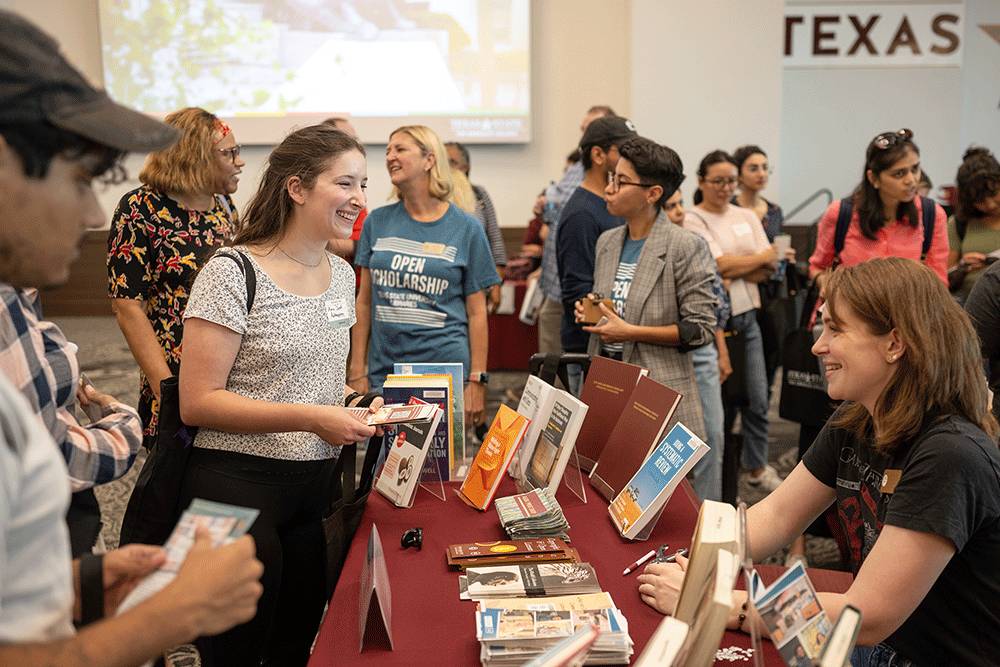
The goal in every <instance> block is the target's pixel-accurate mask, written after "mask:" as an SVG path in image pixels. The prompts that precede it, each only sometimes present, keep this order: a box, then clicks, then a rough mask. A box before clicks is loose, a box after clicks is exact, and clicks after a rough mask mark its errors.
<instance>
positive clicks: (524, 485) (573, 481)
mask: <svg viewBox="0 0 1000 667" xmlns="http://www.w3.org/2000/svg"><path fill="white" fill-rule="evenodd" d="M518 456H520V452H518ZM518 463H520V462H518ZM511 467H513V466H511ZM583 477H584V472H583V470H582V468H581V467H580V455H579V454H577V452H576V445H573V451H572V452H571V453H570V456H569V461H568V462H567V463H566V470H564V471H563V476H562V479H561V480H560V481H559V488H560V489H562V488H563V487H566V488H567V489H568V490H569V492H570V493H572V494H573V495H574V496H576V497H577V499H578V500H579V501H580V502H582V503H583V504H585V505H586V504H587V485H586V484H585V483H584V481H583ZM515 483H516V486H517V492H518V493H527V492H529V491H531V490H532V489H533V488H535V487H534V485H533V484H531V483H530V482H529V481H528V476H527V475H525V476H524V477H519V478H517V480H516V482H515ZM556 494H557V495H558V490H557V492H556Z"/></svg>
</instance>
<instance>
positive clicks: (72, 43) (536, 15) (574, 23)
mask: <svg viewBox="0 0 1000 667" xmlns="http://www.w3.org/2000/svg"><path fill="white" fill-rule="evenodd" d="M0 6H2V7H5V8H8V9H12V10H14V11H15V12H18V13H19V14H21V15H23V16H25V17H27V18H29V19H31V20H33V21H34V22H36V23H37V24H38V25H40V26H42V27H43V28H44V29H45V30H46V31H47V32H48V33H49V34H51V35H52V36H53V37H55V38H56V39H57V40H59V42H60V43H61V44H62V46H63V51H64V53H65V54H66V56H67V58H68V59H69V60H70V61H71V62H73V64H75V65H76V66H77V67H79V68H80V69H81V71H82V72H83V73H84V74H85V75H86V76H87V77H89V78H90V79H91V80H92V81H98V82H99V81H100V80H101V54H100V40H99V32H98V19H97V0H0ZM630 6H631V3H630V2H629V0H615V1H613V2H611V3H608V2H602V1H600V0H539V1H536V2H533V3H532V29H533V30H532V40H531V48H532V72H531V76H532V81H531V88H532V111H533V135H534V139H533V140H532V141H531V142H530V143H528V144H518V145H506V146H496V145H481V146H472V147H471V148H470V151H471V153H472V180H473V182H475V183H479V184H482V185H484V186H485V187H486V188H487V190H489V192H490V195H491V196H492V198H493V201H494V204H495V205H496V207H497V212H498V215H499V219H500V224H501V225H503V226H514V227H521V226H524V225H526V224H527V222H528V220H529V219H530V217H531V206H532V204H533V203H534V199H535V195H536V194H537V193H538V192H540V191H541V190H542V188H543V187H544V186H545V185H547V184H548V182H549V181H550V180H552V179H553V178H557V177H558V176H559V174H560V173H561V172H562V166H563V160H564V158H565V156H566V154H567V153H569V152H570V150H572V148H573V146H574V145H575V144H576V143H577V141H579V138H580V137H579V124H580V119H581V118H582V117H583V114H584V112H585V111H586V110H587V108H589V107H590V106H591V105H593V104H610V105H611V106H612V107H614V108H615V109H616V110H617V111H618V112H619V113H623V114H626V113H628V111H629V101H630V99H629V80H628V75H627V72H628V71H629V67H630V61H629V54H628V50H627V49H626V48H624V47H623V39H624V36H627V35H628V32H629V16H630ZM591 35H597V36H600V39H599V41H600V44H596V43H595V41H594V40H593V39H591V38H589V37H588V36H591ZM595 47H601V48H595ZM386 85H391V82H386ZM238 139H239V137H237V140H238ZM268 150H269V149H268V148H266V147H250V148H247V149H246V150H245V151H244V159H246V161H247V166H246V167H245V168H244V173H243V180H242V182H241V184H240V190H239V192H238V193H237V195H236V202H237V204H238V205H242V204H244V203H245V202H246V201H247V200H248V199H249V197H250V196H251V194H252V193H253V191H254V189H255V188H256V184H257V181H258V180H259V178H260V172H261V171H262V169H263V167H264V164H265V160H266V157H267V153H268ZM383 152H384V146H382V145H377V146H376V145H373V146H369V147H368V175H369V183H370V188H369V193H370V194H369V205H370V206H371V207H377V206H380V205H382V204H383V203H384V202H385V199H386V196H387V195H388V193H389V179H388V176H387V175H386V173H385V167H384V163H383V160H382V155H383ZM141 164H142V157H141V156H132V157H131V158H129V160H128V161H127V167H128V171H129V174H130V175H131V176H132V177H133V178H134V177H135V176H136V175H137V174H138V173H139V168H140V166H141ZM137 185H138V182H137V181H133V182H130V183H127V184H122V185H120V186H115V187H114V188H112V189H110V190H109V191H106V192H102V193H101V194H100V200H101V203H102V204H103V205H104V207H105V209H106V211H107V213H108V215H109V216H110V215H111V211H112V210H113V209H114V207H115V205H116V204H117V202H118V198H119V197H120V196H121V194H122V193H123V192H125V191H127V190H129V189H132V188H134V187H137Z"/></svg>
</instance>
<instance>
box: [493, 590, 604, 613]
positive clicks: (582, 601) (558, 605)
mask: <svg viewBox="0 0 1000 667" xmlns="http://www.w3.org/2000/svg"><path fill="white" fill-rule="evenodd" d="M614 606H615V602H614V600H612V599H611V593H608V592H607V591H601V592H600V593H581V594H580V595H555V596H550V597H544V598H495V599H494V598H490V599H485V600H480V601H479V602H478V603H477V607H478V608H479V609H532V610H535V611H583V610H585V609H613V608H614Z"/></svg>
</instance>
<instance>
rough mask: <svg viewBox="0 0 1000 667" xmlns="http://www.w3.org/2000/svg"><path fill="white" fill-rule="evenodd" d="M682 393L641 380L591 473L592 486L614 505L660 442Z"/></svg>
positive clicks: (646, 378)
mask: <svg viewBox="0 0 1000 667" xmlns="http://www.w3.org/2000/svg"><path fill="white" fill-rule="evenodd" d="M681 398H683V396H681V394H679V393H678V392H676V391H674V390H673V389H671V388H670V387H666V386H664V385H662V384H660V383H659V382H655V381H653V380H650V379H649V378H648V377H642V378H639V382H638V384H636V386H635V390H634V391H633V392H632V395H631V396H630V397H629V400H628V403H627V404H626V405H625V409H624V410H623V411H622V415H621V417H620V418H619V419H618V423H617V424H615V428H614V430H613V431H611V435H610V436H609V437H608V442H607V444H606V445H605V446H604V451H602V452H601V455H600V457H599V458H598V460H597V464H596V465H595V466H594V469H593V470H592V471H591V473H590V484H591V486H593V487H594V488H595V489H597V491H598V493H600V494H601V495H602V496H604V498H605V500H607V501H608V502H611V501H612V500H614V498H615V496H617V495H618V494H619V493H620V492H621V490H622V489H624V488H625V486H626V485H627V484H628V482H629V480H630V479H632V476H633V475H635V473H636V471H637V470H639V467H640V466H641V465H642V462H643V461H645V460H646V457H647V456H648V455H649V452H650V451H652V449H653V447H655V446H656V445H657V443H659V442H660V438H661V436H662V434H663V431H664V429H665V428H666V426H667V424H668V423H669V422H670V418H671V417H673V415H674V411H676V410H677V406H678V404H680V402H681Z"/></svg>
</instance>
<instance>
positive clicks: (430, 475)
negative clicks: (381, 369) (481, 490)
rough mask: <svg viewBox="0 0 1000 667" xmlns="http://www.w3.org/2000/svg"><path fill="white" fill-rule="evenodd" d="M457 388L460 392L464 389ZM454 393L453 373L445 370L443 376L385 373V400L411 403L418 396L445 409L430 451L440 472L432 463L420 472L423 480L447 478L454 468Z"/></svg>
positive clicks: (383, 388) (434, 480) (425, 401)
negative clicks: (432, 468)
mask: <svg viewBox="0 0 1000 667" xmlns="http://www.w3.org/2000/svg"><path fill="white" fill-rule="evenodd" d="M458 391H461V388H459V389H458ZM455 393H456V392H455V391H454V386H453V385H452V376H451V375H450V374H446V373H442V374H440V375H429V374H428V375H392V374H390V375H388V376H386V378H385V384H383V385H382V398H383V399H384V400H385V402H386V403H409V402H410V399H411V398H416V399H418V400H419V401H421V402H423V403H430V404H431V405H436V406H438V407H439V408H441V409H442V410H443V411H444V414H443V415H442V417H441V421H440V422H439V423H438V427H437V430H436V432H435V433H434V438H433V440H432V441H431V448H430V450H429V451H428V454H427V457H428V458H429V459H431V460H432V461H433V462H434V465H435V466H436V470H437V472H434V470H431V469H430V466H429V465H428V466H427V467H425V468H423V472H422V473H421V475H420V481H421V482H436V481H437V480H438V479H440V480H441V481H447V480H449V479H450V477H449V475H450V474H451V472H452V470H453V469H454V466H453V463H454V462H453V460H452V452H453V447H452V445H451V427H450V424H451V423H452V418H453V416H452V414H451V413H452V412H453V410H452V406H453V405H454V404H453V402H452V397H453V396H454V395H455ZM388 440H389V438H388V437H387V438H386V445H391V444H392V443H391V442H388ZM383 454H384V452H383Z"/></svg>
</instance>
